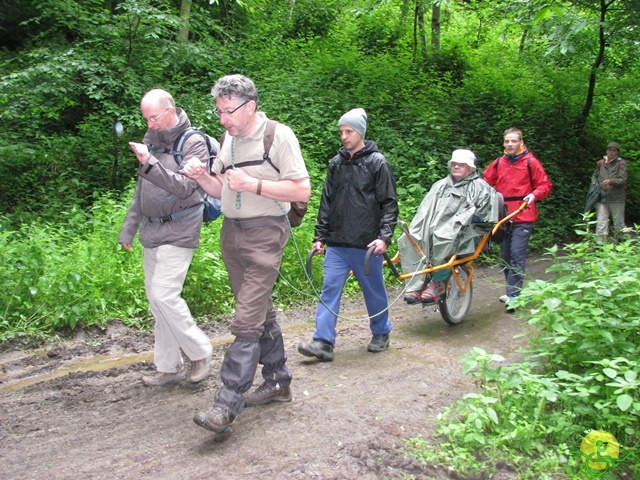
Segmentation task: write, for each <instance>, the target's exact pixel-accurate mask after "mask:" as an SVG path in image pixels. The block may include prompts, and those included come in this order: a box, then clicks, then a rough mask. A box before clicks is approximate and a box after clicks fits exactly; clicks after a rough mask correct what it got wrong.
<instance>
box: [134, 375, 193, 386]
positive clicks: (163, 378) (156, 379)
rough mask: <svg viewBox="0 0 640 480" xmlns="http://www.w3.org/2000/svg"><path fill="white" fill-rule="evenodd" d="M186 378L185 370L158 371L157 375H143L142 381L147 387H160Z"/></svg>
mask: <svg viewBox="0 0 640 480" xmlns="http://www.w3.org/2000/svg"><path fill="white" fill-rule="evenodd" d="M185 378H186V377H185V374H184V372H176V373H165V372H158V373H157V374H156V375H145V376H144V377H142V383H143V384H144V385H146V386H147V387H160V386H162V385H169V384H171V383H179V382H182V381H183V380H184V379H185Z"/></svg>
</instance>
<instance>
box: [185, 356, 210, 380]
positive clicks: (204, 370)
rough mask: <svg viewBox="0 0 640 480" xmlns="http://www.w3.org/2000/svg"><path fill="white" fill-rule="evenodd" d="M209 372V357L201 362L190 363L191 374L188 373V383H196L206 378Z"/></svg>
mask: <svg viewBox="0 0 640 480" xmlns="http://www.w3.org/2000/svg"><path fill="white" fill-rule="evenodd" d="M210 371H211V355H209V356H208V357H206V358H203V359H202V360H196V361H194V362H191V372H190V373H189V381H190V382H191V383H198V382H201V381H202V380H204V379H205V378H207V376H208V375H209V372H210Z"/></svg>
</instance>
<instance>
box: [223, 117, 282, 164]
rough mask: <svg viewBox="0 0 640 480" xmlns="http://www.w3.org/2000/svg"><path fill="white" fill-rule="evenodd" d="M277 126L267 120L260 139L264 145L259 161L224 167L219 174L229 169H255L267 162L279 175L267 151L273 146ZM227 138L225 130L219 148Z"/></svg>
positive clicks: (273, 121)
mask: <svg viewBox="0 0 640 480" xmlns="http://www.w3.org/2000/svg"><path fill="white" fill-rule="evenodd" d="M277 126H278V122H276V121H275V120H267V128H266V129H265V131H264V136H263V138H262V142H263V145H264V153H263V154H262V158H261V159H260V160H246V161H244V162H240V163H236V164H234V165H225V166H224V167H222V170H221V171H220V173H221V174H222V173H224V172H226V171H227V170H229V169H230V168H243V167H255V166H258V165H262V164H263V163H264V162H267V163H268V164H269V165H271V166H272V167H273V169H274V170H275V171H276V172H278V173H280V169H279V168H278V167H277V166H276V165H275V164H274V163H273V161H272V160H271V157H270V156H269V151H270V150H271V146H272V145H273V138H274V136H275V132H276V127H277ZM226 137H227V131H226V130H225V131H224V133H223V134H222V136H221V137H220V148H222V145H223V144H224V140H225V138H226Z"/></svg>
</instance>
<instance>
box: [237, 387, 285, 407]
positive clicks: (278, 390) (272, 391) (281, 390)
mask: <svg viewBox="0 0 640 480" xmlns="http://www.w3.org/2000/svg"><path fill="white" fill-rule="evenodd" d="M290 401H291V387H289V385H287V386H286V387H283V386H281V385H280V384H279V383H276V384H275V385H272V384H270V383H269V382H264V383H263V384H262V385H260V386H259V387H258V388H256V389H255V390H254V391H253V392H251V393H247V394H245V396H244V403H245V405H246V406H247V407H256V406H258V405H266V404H267V403H271V402H290Z"/></svg>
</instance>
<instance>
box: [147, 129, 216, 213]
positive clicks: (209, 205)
mask: <svg viewBox="0 0 640 480" xmlns="http://www.w3.org/2000/svg"><path fill="white" fill-rule="evenodd" d="M196 134H197V135H202V138H204V141H205V143H206V144H207V151H208V152H209V160H208V161H207V173H209V174H211V168H212V167H213V161H214V160H215V159H216V156H217V155H218V151H219V150H220V144H219V143H218V141H217V140H216V139H215V138H213V137H211V136H209V135H207V134H206V133H205V132H204V131H202V130H200V129H199V128H195V127H189V128H188V129H186V130H185V131H184V132H182V135H180V136H179V137H178V138H177V139H176V141H175V143H174V144H173V149H172V150H168V149H166V148H160V147H156V146H154V145H149V150H150V151H152V152H161V153H168V154H170V155H173V158H174V160H175V161H176V163H177V164H178V166H179V165H180V164H181V163H182V148H183V147H184V143H185V142H186V141H187V139H188V138H189V137H190V136H191V135H196ZM201 193H202V198H203V199H204V211H203V213H202V219H203V221H204V222H212V221H214V220H215V219H217V218H218V217H219V216H220V214H221V213H222V202H221V201H220V200H219V199H217V198H215V197H212V196H211V195H209V194H207V193H205V192H201ZM187 210H188V209H187ZM185 211H186V210H185ZM174 217H175V215H174Z"/></svg>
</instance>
